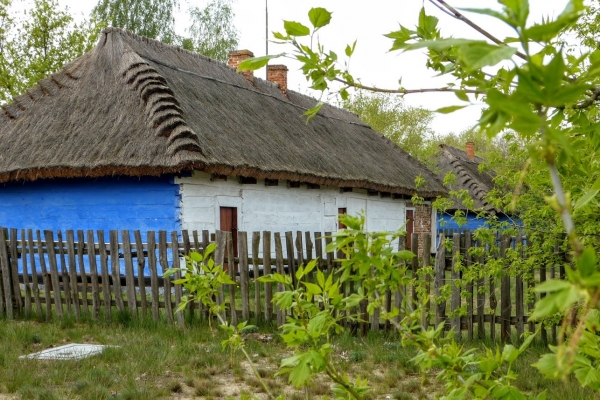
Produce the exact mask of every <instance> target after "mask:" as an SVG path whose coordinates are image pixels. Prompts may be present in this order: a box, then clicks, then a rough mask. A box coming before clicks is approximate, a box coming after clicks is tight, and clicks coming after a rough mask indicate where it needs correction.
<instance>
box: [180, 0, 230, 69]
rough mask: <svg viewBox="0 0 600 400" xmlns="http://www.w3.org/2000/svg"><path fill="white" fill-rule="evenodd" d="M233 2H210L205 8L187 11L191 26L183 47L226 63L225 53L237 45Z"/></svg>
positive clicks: (219, 0) (224, 0) (215, 0)
mask: <svg viewBox="0 0 600 400" xmlns="http://www.w3.org/2000/svg"><path fill="white" fill-rule="evenodd" d="M232 2H233V0H212V1H211V2H210V3H209V4H208V5H207V6H206V7H205V8H202V9H201V8H199V7H192V8H190V10H189V14H190V20H191V23H192V24H191V26H190V27H189V28H188V30H187V32H188V34H189V37H188V38H186V39H184V40H183V43H182V44H183V47H184V48H186V49H187V50H192V51H196V52H198V53H201V54H204V55H205V56H207V57H210V58H214V59H215V60H220V61H227V53H229V52H230V51H232V50H235V49H236V47H237V45H238V32H237V30H236V29H235V27H234V25H233V17H234V14H233V7H232Z"/></svg>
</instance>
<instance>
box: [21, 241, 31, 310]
mask: <svg viewBox="0 0 600 400" xmlns="http://www.w3.org/2000/svg"><path fill="white" fill-rule="evenodd" d="M21 260H22V263H23V286H24V287H25V299H24V300H25V317H26V318H29V317H31V296H32V293H31V285H30V283H29V268H28V265H27V242H26V239H25V229H21Z"/></svg>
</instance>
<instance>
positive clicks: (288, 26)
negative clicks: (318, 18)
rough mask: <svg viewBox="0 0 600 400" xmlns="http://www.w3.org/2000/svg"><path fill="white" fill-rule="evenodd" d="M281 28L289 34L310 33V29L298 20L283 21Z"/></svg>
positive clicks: (303, 34)
mask: <svg viewBox="0 0 600 400" xmlns="http://www.w3.org/2000/svg"><path fill="white" fill-rule="evenodd" d="M283 28H284V29H285V31H286V33H287V34H288V35H290V36H307V35H309V34H310V29H309V28H308V27H307V26H304V25H302V24H301V23H300V22H294V21H283Z"/></svg>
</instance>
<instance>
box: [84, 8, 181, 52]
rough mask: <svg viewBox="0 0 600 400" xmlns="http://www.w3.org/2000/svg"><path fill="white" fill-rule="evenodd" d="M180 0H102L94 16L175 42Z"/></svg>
mask: <svg viewBox="0 0 600 400" xmlns="http://www.w3.org/2000/svg"><path fill="white" fill-rule="evenodd" d="M177 7H179V0H100V1H99V2H98V4H97V5H96V7H94V9H93V10H92V16H93V17H94V18H95V19H97V20H98V21H102V22H105V23H106V24H107V25H109V26H114V27H117V28H123V29H125V30H128V31H130V32H133V33H136V34H138V35H142V36H146V37H149V38H152V39H158V40H161V41H163V42H165V43H173V42H174V41H175V39H176V36H175V10H176V8H177Z"/></svg>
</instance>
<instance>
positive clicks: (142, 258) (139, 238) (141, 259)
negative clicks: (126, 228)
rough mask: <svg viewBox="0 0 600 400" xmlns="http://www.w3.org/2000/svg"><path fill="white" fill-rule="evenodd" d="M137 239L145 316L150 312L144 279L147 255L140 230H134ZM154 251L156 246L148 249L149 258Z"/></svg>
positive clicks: (141, 293)
mask: <svg viewBox="0 0 600 400" xmlns="http://www.w3.org/2000/svg"><path fill="white" fill-rule="evenodd" d="M133 238H134V240H135V250H136V256H135V258H136V260H137V271H138V278H137V281H138V288H139V291H140V299H141V301H142V315H143V316H144V317H145V316H146V315H147V313H148V298H147V297H146V280H145V279H144V269H145V267H146V257H145V256H144V242H142V234H141V232H140V231H139V230H135V231H133ZM151 252H152V253H153V252H154V248H152V249H148V258H150V253H151Z"/></svg>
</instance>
